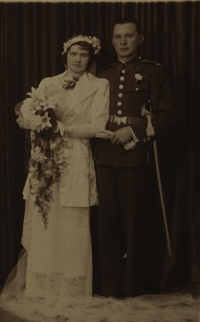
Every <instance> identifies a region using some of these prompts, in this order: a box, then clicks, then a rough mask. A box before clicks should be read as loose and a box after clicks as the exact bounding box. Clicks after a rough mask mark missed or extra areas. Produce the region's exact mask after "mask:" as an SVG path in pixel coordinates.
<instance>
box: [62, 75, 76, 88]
mask: <svg viewBox="0 0 200 322" xmlns="http://www.w3.org/2000/svg"><path fill="white" fill-rule="evenodd" d="M78 80H79V79H78V78H77V77H67V76H65V77H64V78H63V80H62V87H63V88H65V89H73V88H74V87H75V86H76V82H77V81H78Z"/></svg>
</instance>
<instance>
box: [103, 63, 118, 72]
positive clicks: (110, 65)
mask: <svg viewBox="0 0 200 322" xmlns="http://www.w3.org/2000/svg"><path fill="white" fill-rule="evenodd" d="M115 65H116V63H113V64H110V65H107V66H105V67H103V68H101V69H100V71H99V72H102V70H104V69H106V68H109V67H112V66H115Z"/></svg>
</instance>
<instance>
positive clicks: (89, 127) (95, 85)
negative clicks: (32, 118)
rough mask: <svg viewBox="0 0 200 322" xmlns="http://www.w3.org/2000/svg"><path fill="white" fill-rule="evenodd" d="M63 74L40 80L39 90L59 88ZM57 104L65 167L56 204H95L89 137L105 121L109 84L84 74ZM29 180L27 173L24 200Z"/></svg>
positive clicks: (99, 128) (83, 205)
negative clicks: (63, 131) (61, 116)
mask: <svg viewBox="0 0 200 322" xmlns="http://www.w3.org/2000/svg"><path fill="white" fill-rule="evenodd" d="M66 72H67V71H65V72H64V73H62V74H60V75H57V76H54V77H48V78H45V79H43V80H42V81H41V83H40V85H39V87H40V86H45V87H46V86H47V87H48V86H49V85H50V84H54V85H56V86H58V88H60V87H61V83H62V79H63V77H64V76H65V75H66ZM59 102H61V108H62V113H64V116H63V120H62V121H63V122H64V126H65V141H66V145H65V146H64V148H63V151H64V156H65V158H66V161H67V164H68V166H67V168H66V171H65V172H64V174H63V175H62V176H61V179H60V182H59V184H58V189H59V198H60V205H61V206H66V207H89V206H91V205H96V204H97V203H98V201H97V191H96V178H95V171H94V164H93V159H92V153H91V148H90V143H89V138H92V137H94V136H95V134H96V133H98V132H100V131H102V130H104V129H105V126H106V123H107V121H108V117H109V83H108V81H107V80H106V79H99V78H97V77H95V76H93V75H92V74H90V73H88V72H84V74H83V75H82V76H81V78H80V79H79V81H78V82H77V83H76V86H75V88H74V90H73V91H72V92H71V94H69V96H68V98H67V99H65V97H63V101H62V100H60V101H59ZM59 104H60V103H59ZM69 115H70V117H69ZM29 179H30V174H29V176H28V178H27V181H26V184H25V187H24V191H23V194H24V199H28V196H29V194H30V187H29Z"/></svg>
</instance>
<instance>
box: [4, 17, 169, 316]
mask: <svg viewBox="0 0 200 322" xmlns="http://www.w3.org/2000/svg"><path fill="white" fill-rule="evenodd" d="M143 38H144V37H143V36H142V34H141V28H140V25H139V22H138V21H137V20H135V19H121V20H119V21H117V22H116V23H115V24H114V26H113V38H112V44H113V46H114V48H115V51H116V53H117V56H118V60H117V62H116V63H115V64H113V65H110V66H108V67H105V68H104V69H103V70H102V71H101V72H100V73H99V74H98V75H97V76H98V77H96V76H94V75H92V74H91V73H90V69H92V68H93V61H94V55H96V54H97V53H99V51H100V42H99V40H98V39H97V38H96V37H88V36H81V35H78V36H74V37H71V38H70V39H69V40H68V41H67V42H65V43H64V51H63V53H62V58H63V62H64V64H65V66H66V70H65V72H64V73H62V74H61V75H57V76H54V77H49V78H45V79H44V80H42V82H41V83H40V85H39V88H42V89H43V90H45V89H46V90H48V88H50V86H52V85H53V86H56V88H57V91H56V93H55V94H54V96H55V97H54V99H55V101H56V100H57V102H58V104H57V115H59V120H60V122H61V123H62V124H63V131H64V135H63V137H62V139H63V141H62V146H61V148H60V150H59V153H58V155H59V156H60V157H62V159H63V160H64V162H65V163H66V164H67V166H66V167H65V168H64V170H63V171H62V174H61V176H60V178H59V180H58V181H57V182H55V183H54V184H53V185H52V187H51V192H52V198H50V200H46V201H45V202H46V203H48V209H49V211H48V216H47V219H46V225H44V222H43V213H42V210H41V209H39V208H38V206H37V205H36V203H35V199H36V194H35V193H33V191H32V190H33V182H32V181H31V180H33V179H34V178H33V174H32V173H31V171H32V170H31V168H30V171H29V175H28V178H27V181H26V185H25V188H24V191H23V193H24V198H25V199H26V206H25V216H24V223H23V234H22V245H23V247H24V250H23V252H22V254H21V257H20V259H19V262H18V270H17V274H16V276H15V277H14V279H13V280H12V277H10V278H9V281H8V282H7V283H6V285H5V288H4V290H3V295H2V298H3V299H4V302H6V296H7V295H8V294H11V293H13V294H14V295H13V296H14V297H15V299H18V298H19V299H22V298H23V300H26V299H27V301H29V302H30V301H33V302H34V301H36V299H39V298H43V299H45V300H46V301H47V303H55V302H59V303H61V302H63V303H64V302H65V300H66V299H67V298H68V297H75V298H81V297H91V296H92V295H93V290H92V252H91V238H90V226H89V222H90V218H89V216H90V206H93V205H98V211H99V213H98V229H99V232H98V240H99V245H98V246H99V254H100V272H101V285H102V294H101V295H102V296H104V297H108V296H111V297H123V296H135V295H138V294H142V293H145V292H147V291H148V287H147V284H148V282H147V275H145V274H146V271H147V270H148V267H145V265H144V256H145V254H144V252H145V251H147V250H145V247H147V246H148V233H147V230H148V222H150V221H151V216H152V214H151V213H150V204H151V180H152V165H151V164H150V163H149V162H148V155H149V150H150V145H151V138H149V137H148V136H147V133H146V127H147V120H146V118H144V117H142V116H141V108H142V106H144V105H145V104H146V103H148V102H149V101H151V102H152V103H153V108H154V112H153V113H154V118H153V119H152V124H153V127H154V129H155V133H156V138H159V137H161V136H162V135H164V134H166V133H168V131H170V130H171V128H172V126H173V124H174V122H175V112H174V106H173V99H172V94H171V87H170V84H169V80H168V77H167V73H166V71H165V69H164V68H163V67H162V66H161V65H160V64H157V63H155V62H152V61H144V60H142V59H141V58H140V57H139V56H138V47H139V45H140V44H141V43H142V42H143ZM59 124H60V123H55V124H54V132H55V133H56V132H57V131H60V128H59ZM95 137H96V138H97V139H95V140H96V144H95V148H94V151H93V152H94V153H93V154H94V155H92V151H91V147H90V140H89V139H90V138H95ZM32 141H33V143H34V138H32ZM96 181H97V182H96ZM97 187H98V188H97ZM49 189H50V188H49ZM38 193H39V192H38ZM37 197H38V198H40V195H37ZM144 227H145V228H144ZM16 285H17V286H16ZM8 297H9V296H7V299H8ZM11 298H12V296H11ZM24 303H26V302H24ZM5 307H6V305H5ZM10 311H12V309H10ZM14 312H15V314H16V310H15V311H14ZM19 315H20V314H19ZM30 319H31V315H30Z"/></svg>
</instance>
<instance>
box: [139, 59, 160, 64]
mask: <svg viewBox="0 0 200 322" xmlns="http://www.w3.org/2000/svg"><path fill="white" fill-rule="evenodd" d="M142 63H145V64H151V65H154V66H161V64H160V63H157V62H156V61H153V60H146V59H143V60H142Z"/></svg>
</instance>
